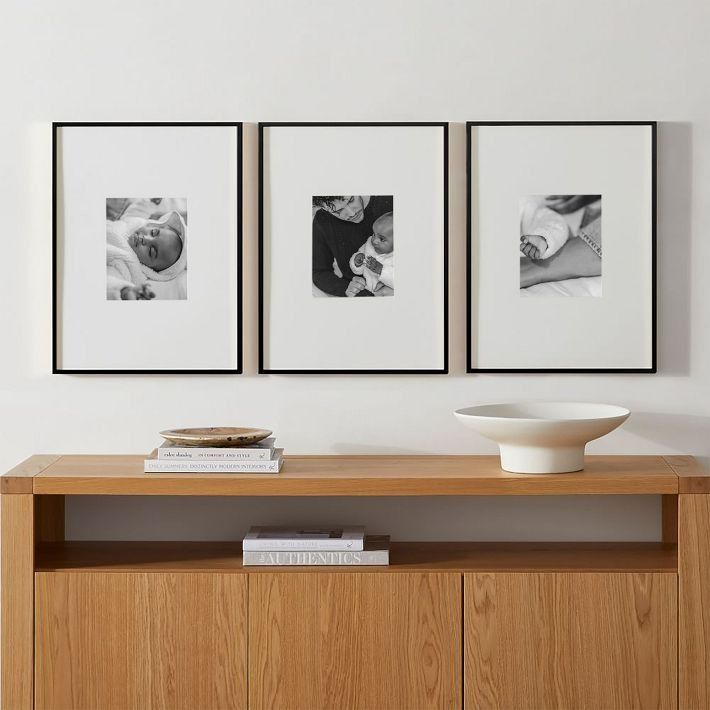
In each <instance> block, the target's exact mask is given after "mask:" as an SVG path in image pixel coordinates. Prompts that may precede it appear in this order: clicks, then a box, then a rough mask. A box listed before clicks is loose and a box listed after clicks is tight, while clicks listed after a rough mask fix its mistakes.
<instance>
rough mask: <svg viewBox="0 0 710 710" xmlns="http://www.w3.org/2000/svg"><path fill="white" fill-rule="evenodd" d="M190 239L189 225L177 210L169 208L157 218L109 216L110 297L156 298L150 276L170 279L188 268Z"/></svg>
mask: <svg viewBox="0 0 710 710" xmlns="http://www.w3.org/2000/svg"><path fill="white" fill-rule="evenodd" d="M186 240H187V225H186V224H185V221H184V220H183V218H182V217H181V216H180V215H179V214H178V213H177V212H168V213H166V214H164V215H163V216H162V217H160V218H159V219H157V220H148V219H143V218H139V217H127V218H125V219H119V220H116V221H111V220H107V221H106V298H107V299H110V300H124V301H125V300H149V299H151V298H154V297H155V293H154V292H153V290H152V289H151V288H150V286H149V284H148V279H152V280H154V281H170V280H172V279H174V278H175V277H176V276H178V275H179V274H180V273H182V272H183V271H184V270H185V268H186V266H187V254H186V251H187V250H186V248H185V243H186Z"/></svg>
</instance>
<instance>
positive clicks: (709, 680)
mask: <svg viewBox="0 0 710 710" xmlns="http://www.w3.org/2000/svg"><path fill="white" fill-rule="evenodd" d="M678 501H679V520H678V706H679V708H681V709H682V710H696V709H697V708H708V707H710V495H704V494H686V495H679V496H678Z"/></svg>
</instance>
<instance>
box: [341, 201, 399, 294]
mask: <svg viewBox="0 0 710 710" xmlns="http://www.w3.org/2000/svg"><path fill="white" fill-rule="evenodd" d="M350 270H351V271H352V272H353V273H354V274H357V275H358V276H363V277H364V279H365V284H366V288H367V289H368V291H371V292H372V293H375V292H376V291H379V290H380V289H381V288H382V287H383V286H389V287H390V288H391V289H394V229H393V219H392V213H391V212H385V214H383V215H381V216H380V217H378V218H377V219H376V220H375V221H374V223H373V225H372V236H370V237H368V239H367V241H366V242H365V243H364V244H363V245H362V246H361V247H360V248H359V249H358V250H357V251H356V252H355V253H354V254H353V255H352V256H351V257H350ZM387 295H391V294H387Z"/></svg>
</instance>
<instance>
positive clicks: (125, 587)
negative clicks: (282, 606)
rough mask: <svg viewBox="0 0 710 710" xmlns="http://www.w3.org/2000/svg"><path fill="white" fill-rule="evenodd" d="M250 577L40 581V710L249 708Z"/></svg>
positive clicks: (78, 576)
mask: <svg viewBox="0 0 710 710" xmlns="http://www.w3.org/2000/svg"><path fill="white" fill-rule="evenodd" d="M246 589H247V582H246V576H245V575H238V574H212V573H182V572H181V573H174V574H168V573H166V574H163V573H153V572H151V573H122V572H112V573H94V572H81V573H76V572H40V573H37V574H36V578H35V606H36V628H35V707H36V708H38V709H41V710H44V709H45V708H46V709H49V708H55V709H57V710H59V709H61V710H68V709H69V708H71V710H97V709H98V708H101V710H129V709H130V710H136V709H138V708H140V710H154V709H155V710H157V709H158V708H165V710H179V709H183V708H184V710H195V709H196V708H209V709H210V710H217V709H221V708H224V709H225V710H226V709H227V708H229V710H232V709H233V708H246V701H247V697H246Z"/></svg>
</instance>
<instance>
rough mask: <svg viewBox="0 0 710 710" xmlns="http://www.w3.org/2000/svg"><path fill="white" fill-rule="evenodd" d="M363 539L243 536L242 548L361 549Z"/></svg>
mask: <svg viewBox="0 0 710 710" xmlns="http://www.w3.org/2000/svg"><path fill="white" fill-rule="evenodd" d="M364 542H365V541H364V539H354V540H341V539H338V538H331V539H327V538H324V539H322V540H301V539H299V538H278V539H269V538H260V539H256V540H255V539H249V538H245V539H244V540H243V541H242V549H243V550H245V551H252V552H253V551H257V552H264V551H266V552H279V551H281V550H287V551H288V550H316V551H321V552H330V551H346V552H347V551H351V552H357V551H361V550H362V549H363V547H364Z"/></svg>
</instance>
